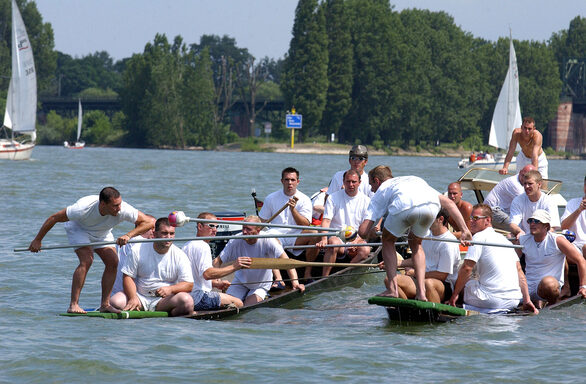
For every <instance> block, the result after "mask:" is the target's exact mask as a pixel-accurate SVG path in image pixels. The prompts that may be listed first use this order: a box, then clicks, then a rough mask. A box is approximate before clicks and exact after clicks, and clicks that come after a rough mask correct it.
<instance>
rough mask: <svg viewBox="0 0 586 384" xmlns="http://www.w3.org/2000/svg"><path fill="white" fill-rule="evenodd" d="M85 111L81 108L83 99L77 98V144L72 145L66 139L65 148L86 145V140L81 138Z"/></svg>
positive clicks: (76, 147)
mask: <svg viewBox="0 0 586 384" xmlns="http://www.w3.org/2000/svg"><path fill="white" fill-rule="evenodd" d="M82 116H83V113H82V110H81V99H77V139H76V140H75V144H73V145H71V144H69V142H67V141H65V142H63V146H64V147H65V148H69V149H81V148H83V147H85V141H83V140H81V141H80V140H79V138H80V136H81V124H82V120H83V118H82Z"/></svg>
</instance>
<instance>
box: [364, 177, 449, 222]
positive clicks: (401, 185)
mask: <svg viewBox="0 0 586 384" xmlns="http://www.w3.org/2000/svg"><path fill="white" fill-rule="evenodd" d="M425 204H436V205H437V206H438V208H439V207H440V206H441V205H440V201H439V192H438V191H436V190H435V189H433V188H432V187H430V186H429V185H428V184H427V183H426V182H425V180H423V179H421V178H419V177H417V176H401V177H394V178H391V179H388V180H386V181H385V182H383V183H382V184H381V185H380V187H379V188H378V190H377V191H376V193H375V194H374V196H373V197H372V199H371V200H370V205H369V206H368V211H367V214H366V217H365V219H367V220H372V221H375V222H376V221H377V220H378V219H380V218H381V217H383V216H384V215H385V214H386V213H387V212H388V213H389V216H393V215H396V214H398V213H400V212H403V211H405V210H407V209H410V208H413V207H417V206H420V205H425Z"/></svg>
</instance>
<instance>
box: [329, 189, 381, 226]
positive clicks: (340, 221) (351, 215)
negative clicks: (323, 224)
mask: <svg viewBox="0 0 586 384" xmlns="http://www.w3.org/2000/svg"><path fill="white" fill-rule="evenodd" d="M369 203H370V198H368V197H367V196H365V195H364V194H363V193H362V192H360V191H358V193H357V194H356V196H354V197H352V196H348V194H347V193H346V191H345V190H340V191H338V192H334V193H333V194H331V195H330V196H329V197H328V200H327V201H326V207H325V210H324V217H323V218H324V219H329V220H331V223H330V228H345V227H346V226H347V225H350V226H352V228H354V229H358V227H359V226H360V224H362V222H363V221H364V218H365V217H366V210H367V209H368V204H369Z"/></svg>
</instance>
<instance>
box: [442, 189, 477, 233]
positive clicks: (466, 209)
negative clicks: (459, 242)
mask: <svg viewBox="0 0 586 384" xmlns="http://www.w3.org/2000/svg"><path fill="white" fill-rule="evenodd" d="M462 195H463V194H462V187H461V186H460V183H451V184H450V185H448V199H450V200H452V201H453V202H454V204H456V207H458V211H460V213H461V214H462V217H463V218H464V221H465V222H466V228H468V229H470V213H472V204H470V203H469V202H467V201H465V200H462ZM448 220H449V222H450V225H451V226H452V228H455V226H456V221H455V220H454V219H453V218H451V217H449V216H448ZM454 236H456V238H458V239H459V238H460V236H462V232H461V231H457V230H454Z"/></svg>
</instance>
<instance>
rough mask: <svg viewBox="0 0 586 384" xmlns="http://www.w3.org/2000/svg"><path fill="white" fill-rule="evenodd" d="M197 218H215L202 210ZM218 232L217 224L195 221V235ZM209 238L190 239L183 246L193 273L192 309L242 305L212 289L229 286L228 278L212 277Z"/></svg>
mask: <svg viewBox="0 0 586 384" xmlns="http://www.w3.org/2000/svg"><path fill="white" fill-rule="evenodd" d="M197 218H198V219H209V220H217V217H216V216H215V215H214V214H213V213H209V212H203V213H200V214H199V215H198V216H197ZM217 232H218V225H217V224H210V223H197V236H198V237H201V236H205V237H209V236H216V233H217ZM209 242H210V241H209V240H192V241H190V242H188V243H186V244H185V245H184V246H183V252H185V254H186V255H187V258H188V259H189V262H190V263H191V272H192V274H193V290H192V291H191V297H192V298H193V305H194V307H193V309H194V310H195V311H204V310H209V309H218V308H220V307H222V306H225V305H230V304H233V305H235V306H236V307H238V308H240V307H242V305H243V304H242V300H240V299H238V298H236V297H234V296H230V295H228V294H225V293H222V292H216V291H212V288H216V289H218V290H220V291H225V290H226V289H228V287H230V282H229V281H228V280H222V279H221V278H219V277H218V278H214V276H213V273H212V270H213V268H212V267H213V265H212V251H211V249H210V246H209V244H208V243H209Z"/></svg>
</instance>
